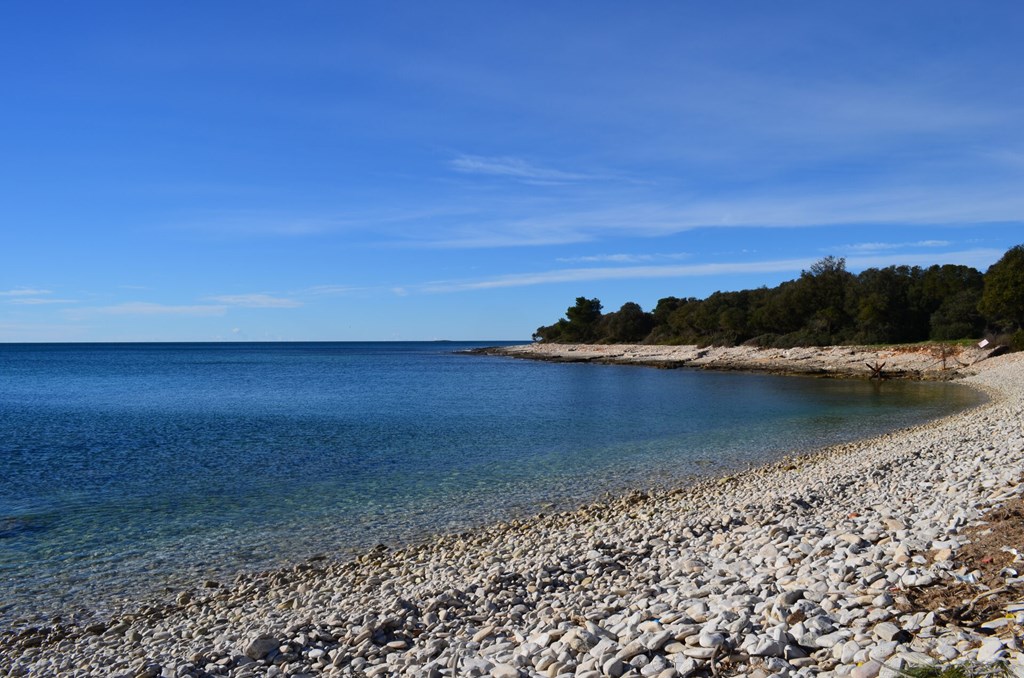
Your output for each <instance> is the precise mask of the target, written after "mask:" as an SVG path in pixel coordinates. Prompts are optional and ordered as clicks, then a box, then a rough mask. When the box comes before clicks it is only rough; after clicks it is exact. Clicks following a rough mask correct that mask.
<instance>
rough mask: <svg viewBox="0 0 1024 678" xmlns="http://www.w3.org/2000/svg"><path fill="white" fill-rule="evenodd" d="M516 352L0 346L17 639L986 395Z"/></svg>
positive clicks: (10, 616) (803, 445)
mask: <svg viewBox="0 0 1024 678" xmlns="http://www.w3.org/2000/svg"><path fill="white" fill-rule="evenodd" d="M502 343H517V342H486V343H470V342H381V343H195V344H52V345H49V344H0V630H2V629H3V628H6V627H13V626H17V625H21V624H26V623H30V622H35V621H40V620H47V619H53V618H60V619H65V620H66V619H69V618H72V619H74V618H81V617H84V616H89V615H103V614H106V613H108V612H109V611H111V610H113V609H116V608H117V606H119V605H122V604H124V603H125V601H144V600H147V599H150V598H157V597H159V596H162V595H166V594H167V593H170V592H173V591H176V590H181V589H184V588H189V587H193V586H196V585H197V584H201V583H202V582H205V581H209V580H213V581H218V582H223V583H226V582H229V581H230V580H231V578H233V577H234V576H235V575H236V574H237V573H239V572H243V571H253V570H266V569H270V568H274V567H280V566H287V565H290V564H295V563H298V562H302V561H304V560H306V559H308V558H310V557H313V556H327V557H338V558H344V557H347V556H349V555H351V554H354V553H358V552H359V551H361V550H365V549H367V548H370V547H373V546H375V545H377V544H384V545H386V546H389V547H393V546H400V545H402V544H407V543H410V542H415V541H418V540H423V539H429V538H430V536H431V535H436V534H438V533H444V532H453V531H462V530H467V529H472V528H474V527H478V526H481V525H485V524H487V523H490V522H493V521H497V520H507V519H512V518H518V517H524V516H529V515H534V514H536V513H540V512H549V511H556V510H565V509H569V508H573V507H576V506H579V505H581V504H583V503H586V502H589V501H593V500H595V499H598V498H600V497H601V496H603V495H605V494H606V493H609V492H610V493H623V492H626V491H628V490H630V489H634V488H641V489H651V488H664V487H671V486H675V485H678V484H680V483H685V482H687V481H688V480H690V479H692V478H694V477H697V476H701V475H706V474H712V473H720V472H723V471H729V470H733V469H737V468H743V467H746V466H749V465H751V464H759V463H763V462H765V461H768V460H772V459H775V458H778V457H779V456H780V455H782V454H784V453H789V452H794V451H809V450H813V449H815V448H820V447H822V446H825V445H830V444H834V443H839V442H843V441H849V440H853V439H858V438H864V437H868V436H873V435H876V434H879V433H883V432H887V431H892V430H894V429H899V428H901V427H906V426H911V425H914V424H918V423H921V422H924V421H926V420H929V419H933V418H937V417H941V416H943V415H947V414H950V413H952V412H956V411H958V410H961V409H964V408H966V407H970V406H972V405H974V404H976V403H978V402H979V401H980V398H981V396H979V395H978V394H977V393H976V392H974V391H973V390H970V389H968V388H965V387H962V386H958V385H956V384H950V383H915V382H907V381H891V382H883V383H878V382H870V381H860V380H832V379H816V378H802V377H779V376H768V375H759V374H740V373H716V372H708V371H695V370H687V369H677V370H658V369H651V368H643V367H631V366H615V365H588V364H558V363H540V362H532V361H526V360H518V359H512V358H506V357H495V356H483V355H473V354H468V353H466V351H467V350H468V349H472V348H476V347H479V346H484V345H500V344H502Z"/></svg>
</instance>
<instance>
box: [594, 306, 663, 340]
mask: <svg viewBox="0 0 1024 678" xmlns="http://www.w3.org/2000/svg"><path fill="white" fill-rule="evenodd" d="M604 321H605V322H604V328H605V336H604V339H603V340H604V341H606V342H608V343H611V344H638V343H640V342H642V341H643V340H644V339H646V338H647V335H648V334H650V333H651V330H652V329H653V328H654V317H653V316H652V315H651V314H650V313H644V310H643V309H642V308H640V304H636V303H633V302H632V301H627V302H626V303H625V304H623V305H622V308H620V309H619V310H618V311H616V312H615V313H609V314H608V315H606V316H604Z"/></svg>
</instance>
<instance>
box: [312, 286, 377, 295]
mask: <svg viewBox="0 0 1024 678" xmlns="http://www.w3.org/2000/svg"><path fill="white" fill-rule="evenodd" d="M361 289H364V288H362V287H355V286H353V285H314V286H313V287H309V288H307V289H306V290H305V292H306V293H308V294H316V295H340V294H351V293H353V292H358V291H360V290H361Z"/></svg>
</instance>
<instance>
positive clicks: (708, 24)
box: [0, 0, 1024, 341]
mask: <svg viewBox="0 0 1024 678" xmlns="http://www.w3.org/2000/svg"><path fill="white" fill-rule="evenodd" d="M1022 25H1024V5H1021V4H1020V3H1019V2H1015V1H1006V2H999V1H996V2H986V3H982V4H977V3H963V2H942V1H939V2H936V1H934V0H932V1H929V2H900V3H892V2H858V3H822V2H773V3H764V2H760V3H755V2H745V3H740V2H721V3H705V2H645V3H617V2H616V3H612V2H586V3H582V2H573V3H569V2H544V3H539V2H538V3H512V2H489V1H486V0H484V1H474V2H431V3H425V2H372V3H354V2H353V3H339V2H294V3H270V2H248V1H247V2H228V1H224V2H174V3H155V2H146V3H140V2H121V3H111V2H90V3H57V2H35V1H33V2H22V1H19V0H11V1H9V2H4V3H2V4H0V69H2V71H0V75H2V79H0V82H2V83H3V88H2V92H3V93H2V95H0V101H2V105H0V341H178V340H198V341H208V340H232V339H241V340H278V339H282V340H389V339H436V338H448V339H527V338H528V337H529V336H530V334H531V332H532V331H533V330H534V329H535V328H536V327H537V326H538V325H541V324H549V323H551V322H553V321H554V320H555V319H557V318H558V317H560V316H561V315H562V314H563V313H564V311H565V309H566V307H568V306H569V305H571V304H572V303H573V300H574V299H575V297H577V296H580V295H585V296H587V297H594V296H596V297H598V298H600V299H601V300H602V301H603V302H604V305H605V308H606V310H615V309H617V308H618V307H619V306H620V305H621V304H622V303H624V302H626V301H636V302H638V303H640V304H641V305H642V306H643V307H644V308H645V309H650V308H652V307H653V306H654V304H655V303H656V302H657V300H658V299H659V298H661V297H665V296H670V295H671V296H696V297H704V296H706V295H708V294H710V293H711V292H713V291H715V290H719V289H722V290H734V289H743V288H750V287H757V286H760V285H768V286H772V285H775V284H777V283H779V282H781V281H783V280H788V279H792V278H794V277H796V276H797V275H799V273H800V271H801V270H802V269H805V268H807V267H808V266H809V265H810V264H811V263H813V262H814V261H815V260H817V259H820V258H821V257H824V256H826V255H835V256H842V257H846V258H847V262H848V268H849V269H850V270H852V271H855V272H856V271H859V270H862V269H863V268H865V267H869V266H886V265H890V264H918V265H922V266H925V265H930V264H933V263H957V264H967V265H970V266H974V267H976V268H979V269H981V270H985V269H986V268H987V267H988V266H989V265H991V264H992V263H994V262H995V261H996V260H997V259H998V258H999V257H1000V256H1001V254H1002V253H1003V252H1004V251H1005V250H1006V249H1008V248H1009V247H1011V246H1013V245H1016V244H1020V243H1022V242H1024V124H1022V121H1024V78H1022V77H1021V75H1020V74H1021V68H1022V67H1024V41H1022V40H1021V39H1020V27H1021V26H1022Z"/></svg>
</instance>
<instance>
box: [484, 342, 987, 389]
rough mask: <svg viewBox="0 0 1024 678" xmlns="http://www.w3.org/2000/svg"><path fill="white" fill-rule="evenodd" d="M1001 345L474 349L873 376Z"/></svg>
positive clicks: (533, 356) (974, 358)
mask: <svg viewBox="0 0 1024 678" xmlns="http://www.w3.org/2000/svg"><path fill="white" fill-rule="evenodd" d="M999 350H1000V349H981V348H978V347H974V346H970V347H964V346H954V347H950V346H947V347H945V348H943V347H942V346H938V345H935V346H925V345H921V346H917V345H909V346H891V347H871V346H827V347H797V348H757V347H752V346H729V347H725V346H707V347H700V346H663V345H649V344H548V343H534V344H521V345H516V346H497V347H492V348H484V349H477V350H476V351H471V352H475V353H483V354H487V355H502V356H508V357H512V358H527V359H530V360H543V361H548V362H562V363H598V364H614V365H643V366H646V367H659V368H663V369H674V368H679V367H688V368H698V369H710V370H739V371H748V372H765V373H769V374H781V375H812V376H822V377H842V378H864V379H869V378H872V377H875V378H885V379H925V380H948V379H958V378H961V377H963V376H966V375H970V374H975V373H976V370H975V365H977V363H979V362H980V361H982V360H985V359H987V358H989V357H993V356H994V355H995V354H997V353H998V351H999Z"/></svg>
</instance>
